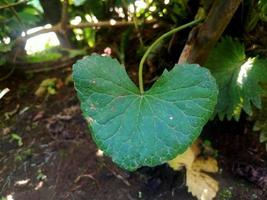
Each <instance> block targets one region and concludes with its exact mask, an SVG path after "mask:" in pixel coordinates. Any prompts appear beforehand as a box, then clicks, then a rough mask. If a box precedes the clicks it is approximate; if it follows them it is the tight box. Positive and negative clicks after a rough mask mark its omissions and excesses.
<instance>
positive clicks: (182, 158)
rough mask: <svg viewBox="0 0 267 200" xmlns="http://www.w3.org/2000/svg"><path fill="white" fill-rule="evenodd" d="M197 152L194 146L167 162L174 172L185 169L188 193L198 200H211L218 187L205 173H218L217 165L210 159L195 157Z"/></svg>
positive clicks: (196, 147)
mask: <svg viewBox="0 0 267 200" xmlns="http://www.w3.org/2000/svg"><path fill="white" fill-rule="evenodd" d="M199 152H200V150H199V148H198V145H197V144H194V145H192V146H191V147H189V148H188V149H187V150H186V151H185V152H184V153H183V154H182V155H178V156H177V157H176V158H175V159H173V160H171V161H169V162H168V164H169V165H170V167H172V168H173V169H174V170H179V169H180V168H181V167H183V166H184V167H185V168H186V185H187V187H188V192H191V193H192V195H193V196H195V197H197V198H198V199H199V200H212V199H213V198H214V197H215V196H216V194H217V192H218V190H219V185H218V182H217V181H216V180H214V179H213V178H212V177H210V176H209V175H207V174H206V172H211V173H216V172H218V164H217V161H216V160H215V159H214V158H212V157H207V158H203V157H197V156H198V155H199Z"/></svg>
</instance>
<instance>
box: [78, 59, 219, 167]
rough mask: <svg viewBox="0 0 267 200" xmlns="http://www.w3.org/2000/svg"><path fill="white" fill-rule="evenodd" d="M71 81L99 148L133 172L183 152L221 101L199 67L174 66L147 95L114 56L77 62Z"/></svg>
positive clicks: (203, 69)
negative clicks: (142, 92)
mask: <svg viewBox="0 0 267 200" xmlns="http://www.w3.org/2000/svg"><path fill="white" fill-rule="evenodd" d="M73 79H74V83H75V88H76V90H77V93H78V97H79V99H80V102H81V109H82V111H83V114H84V116H85V117H86V118H87V121H88V122H89V124H90V128H91V130H92V135H93V139H94V140H95V142H96V144H97V145H98V146H99V148H100V149H101V150H103V151H104V153H105V154H106V155H108V156H111V157H112V159H113V161H114V162H116V163H117V164H118V165H120V166H121V167H123V168H125V169H127V170H130V171H132V170H135V169H137V168H139V167H141V166H155V165H158V164H161V163H164V162H166V161H168V160H171V159H173V158H174V157H175V156H176V155H178V154H180V153H183V152H184V151H185V150H186V148H187V147H188V146H189V145H190V144H191V143H192V142H193V141H194V140H195V139H196V138H197V137H198V136H199V134H200V132H201V130H202V128H203V126H204V125H205V123H206V122H207V121H208V119H209V118H210V116H211V114H212V113H213V109H214V106H215V104H216V98H217V87H216V83H215V80H214V78H213V77H212V76H211V75H210V73H209V71H208V70H207V69H205V68H201V67H199V65H189V64H184V65H176V66H175V67H174V68H173V69H172V70H171V71H170V72H168V71H165V72H164V73H163V74H162V76H161V77H160V78H159V80H158V81H156V83H155V84H154V85H153V87H152V88H151V89H150V90H148V91H146V92H145V93H144V94H143V95H141V94H140V93H139V90H138V88H137V87H136V86H135V84H134V83H133V82H132V81H131V80H130V78H129V77H128V75H127V73H126V71H125V69H124V67H123V66H121V65H120V64H119V63H118V61H117V60H114V59H112V58H110V57H102V56H99V55H92V56H89V57H87V58H85V59H83V60H80V61H78V62H77V63H76V64H74V66H73Z"/></svg>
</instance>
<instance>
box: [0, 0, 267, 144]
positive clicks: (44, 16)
mask: <svg viewBox="0 0 267 200" xmlns="http://www.w3.org/2000/svg"><path fill="white" fill-rule="evenodd" d="M212 2H213V1H211V0H99V1H95V0H19V1H18V0H0V70H1V72H2V71H3V74H4V75H3V77H2V78H0V80H4V79H6V78H7V77H9V76H10V75H12V73H13V71H14V70H15V68H16V69H19V68H20V67H21V69H22V70H25V71H27V70H28V69H29V70H31V71H34V70H36V71H42V69H39V68H44V70H47V69H46V68H45V66H46V65H45V64H44V63H48V64H49V65H51V62H53V61H55V65H61V64H62V63H63V64H64V63H66V64H69V63H70V62H69V61H70V60H71V61H73V59H75V58H77V57H81V56H83V55H86V54H89V53H92V52H94V51H96V52H99V49H105V50H104V52H103V53H105V54H110V52H109V51H111V52H112V56H114V57H117V58H118V59H119V60H120V62H121V63H123V64H125V65H126V68H127V67H128V66H133V65H134V66H135V68H136V67H137V61H138V60H140V58H141V56H142V55H143V53H144V51H145V50H146V48H147V47H148V46H149V45H150V44H151V42H152V41H154V40H155V39H156V38H157V37H159V36H160V35H162V34H163V33H164V32H166V31H167V30H170V29H171V28H173V27H177V26H179V25H181V24H184V23H186V22H189V21H191V20H192V19H194V16H196V14H197V13H198V11H199V9H200V8H201V10H202V12H203V13H202V14H203V16H205V15H206V14H207V12H208V11H209V9H210V7H211V5H212ZM266 25H267V0H244V1H242V6H240V8H239V9H238V11H237V13H236V14H235V16H234V18H233V20H232V22H231V23H230V25H229V26H228V28H227V29H226V31H225V33H224V35H228V36H229V37H225V38H224V39H222V40H221V42H220V43H219V44H218V46H216V47H215V49H214V50H213V52H212V53H211V57H209V59H208V62H207V63H206V66H207V67H208V68H210V70H211V72H212V73H213V75H214V76H215V78H216V79H217V82H218V85H219V87H221V93H220V95H219V101H218V105H217V109H216V111H215V113H214V116H216V115H217V114H218V116H219V118H220V120H223V119H224V118H227V119H228V120H231V119H233V118H234V119H235V120H239V118H240V116H241V114H242V111H244V112H245V113H246V114H248V115H249V116H262V114H257V113H258V112H259V110H260V108H262V107H264V108H265V107H266V106H265V103H264V102H265V101H263V103H262V102H261V98H262V95H263V93H264V91H265V86H264V84H265V83H266V80H265V79H266V77H262V76H260V74H262V73H261V72H265V70H266V69H265V68H266V63H267V61H266V59H265V58H266V56H267V50H266V46H267V38H266V37H263V36H266V34H267V29H266ZM188 33H189V32H188V31H183V32H181V33H179V34H176V35H174V36H173V37H172V38H170V39H169V40H168V41H166V42H165V41H164V42H162V43H161V44H159V45H158V47H157V48H156V50H155V51H154V52H152V54H151V55H150V56H149V59H148V61H147V63H146V65H147V67H146V69H145V70H146V72H147V74H148V75H149V74H152V76H151V77H148V78H147V79H148V80H147V82H146V84H147V85H151V84H152V83H153V81H155V80H156V78H157V77H158V76H159V75H160V74H161V73H162V72H163V70H164V69H166V68H167V69H170V68H171V67H170V66H173V64H174V63H175V62H177V60H178V58H179V54H180V52H181V49H182V48H183V46H184V44H185V42H186V39H187V36H188ZM235 38H237V40H235ZM222 55H224V57H222ZM251 59H255V60H257V62H255V63H256V64H255V63H254V65H252V66H255V67H253V70H251V73H248V74H247V75H248V76H249V77H245V79H244V80H245V82H244V83H245V84H244V85H242V87H241V86H240V84H239V83H238V77H239V75H240V74H241V71H242V70H244V69H243V68H244V63H246V62H248V61H251ZM155 66H156V67H155ZM36 68H38V69H36ZM52 68H53V67H52ZM258 71H259V73H258ZM243 78H244V77H243ZM255 88H256V89H255ZM252 105H255V107H251V106H252ZM261 112H263V110H262V111H261ZM255 113H256V114H255ZM259 118H260V117H259ZM266 124H267V123H266V122H265V121H263V120H258V122H257V124H256V125H255V128H254V129H255V130H257V131H260V130H262V131H261V133H262V134H261V141H263V142H266V141H267V139H266V131H265V130H267V128H266V127H267V125H266Z"/></svg>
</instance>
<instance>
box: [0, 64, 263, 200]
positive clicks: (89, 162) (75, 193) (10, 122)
mask: <svg viewBox="0 0 267 200" xmlns="http://www.w3.org/2000/svg"><path fill="white" fill-rule="evenodd" d="M70 74H71V69H70V68H65V69H61V70H60V71H59V70H58V71H50V72H46V73H40V74H33V75H31V74H21V73H20V72H17V74H14V75H13V76H12V77H11V78H10V79H8V80H7V81H5V82H2V83H1V88H5V87H8V88H9V89H10V90H11V91H10V92H9V93H8V94H7V95H6V96H5V97H4V98H3V100H2V99H1V102H0V128H1V129H0V130H1V132H0V136H1V140H0V199H1V197H6V196H7V195H9V197H11V196H12V197H13V199H15V200H17V199H19V200H39V199H40V200H53V199H56V200H61V199H62V200H63V199H77V200H83V199H86V200H87V199H90V200H139V199H143V200H169V199H170V200H171V199H175V200H194V199H196V198H195V197H193V196H192V195H191V194H190V193H188V192H187V187H186V185H185V181H184V180H185V173H184V171H183V170H181V171H173V170H172V169H171V168H170V167H168V166H167V165H166V164H165V165H161V166H158V167H154V168H148V167H144V168H141V169H139V170H137V171H136V172H132V173H130V172H127V171H124V170H122V169H120V168H118V167H117V166H116V165H115V164H114V163H113V162H112V161H111V159H110V158H108V157H106V156H103V155H102V154H101V152H100V151H99V150H98V149H97V147H96V145H95V144H94V142H93V141H92V139H91V137H90V132H89V129H88V128H87V125H86V122H85V120H84V118H83V116H82V114H81V111H80V108H79V102H78V100H77V97H76V94H75V91H74V89H73V85H72V83H71V82H70V83H66V81H65V80H66V77H68V76H69V75H70ZM53 77H56V78H57V80H58V81H57V89H56V90H57V92H56V94H55V95H48V94H46V95H44V96H41V97H37V96H35V94H34V93H35V91H36V89H37V88H38V87H39V85H40V83H41V82H42V80H44V79H47V78H53ZM249 128H250V125H249V124H248V125H247V123H245V120H241V121H240V122H239V123H237V122H220V121H218V120H214V122H212V123H209V124H208V125H207V126H206V127H205V129H204V131H203V134H202V135H203V136H202V137H203V138H204V139H209V140H210V141H211V143H212V145H213V146H214V147H215V148H216V149H217V150H218V153H217V154H218V156H217V159H218V161H219V164H220V173H218V174H216V175H215V178H216V180H218V181H219V183H220V191H219V193H218V195H217V197H216V199H218V200H228V199H229V200H230V199H232V200H253V199H259V200H265V199H267V193H266V192H265V190H264V187H265V186H264V185H260V184H257V183H258V182H257V180H256V181H253V180H254V179H251V178H250V177H249V174H246V172H247V171H246V167H248V166H251V167H252V168H253V169H255V170H256V171H257V169H258V168H261V169H264V167H265V168H266V166H267V165H266V152H265V149H264V147H263V146H262V145H260V144H259V143H258V135H256V134H251V133H249V131H248V130H249ZM12 134H13V136H12ZM14 134H16V135H18V136H19V137H20V138H21V139H22V140H21V144H19V139H15V137H14ZM12 138H13V139H12ZM250 169H251V168H250ZM240 172H243V174H241V173H240ZM247 173H248V172H247ZM242 175H243V176H242ZM246 175H247V176H246ZM265 175H266V174H265ZM265 188H266V187H265Z"/></svg>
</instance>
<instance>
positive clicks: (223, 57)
mask: <svg viewBox="0 0 267 200" xmlns="http://www.w3.org/2000/svg"><path fill="white" fill-rule="evenodd" d="M205 66H206V67H207V68H209V69H210V70H211V73H212V75H213V76H214V77H215V79H216V81H217V84H218V87H219V96H218V103H217V106H216V109H215V114H217V113H218V115H219V118H220V119H223V118H224V117H225V116H226V117H227V119H231V118H232V117H234V118H235V119H236V120H238V119H239V116H240V113H241V110H242V109H244V111H245V112H246V113H247V114H249V115H251V114H252V109H251V104H254V105H255V106H256V107H258V108H260V107H261V94H262V88H261V86H260V85H259V82H266V81H267V77H266V74H267V60H263V59H259V58H257V57H255V58H246V55H245V47H244V45H243V44H241V43H240V42H239V41H236V40H233V39H232V38H230V37H226V38H223V39H222V40H221V42H219V43H218V45H217V46H216V47H215V48H214V50H213V51H212V53H211V54H210V56H209V58H208V61H207V63H206V65H205Z"/></svg>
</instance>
